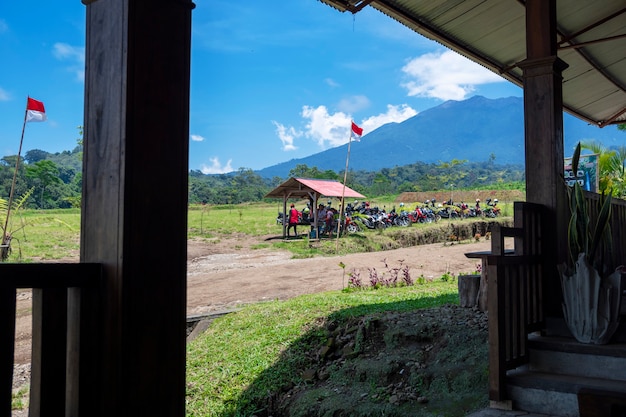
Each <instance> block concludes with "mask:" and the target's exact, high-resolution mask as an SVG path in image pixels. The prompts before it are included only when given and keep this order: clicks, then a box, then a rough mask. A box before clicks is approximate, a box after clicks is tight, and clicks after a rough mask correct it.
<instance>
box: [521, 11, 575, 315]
mask: <svg viewBox="0 0 626 417" xmlns="http://www.w3.org/2000/svg"><path fill="white" fill-rule="evenodd" d="M556 48H557V44H556V1H555V0H528V1H527V2H526V50H527V59H526V60H525V61H523V62H521V63H520V64H519V65H520V67H521V68H522V69H523V71H524V75H523V76H524V129H525V132H524V135H525V150H526V200H527V201H528V202H531V203H539V204H543V205H545V206H546V207H547V209H548V210H547V211H548V213H547V219H548V220H547V221H546V225H549V227H550V228H551V230H547V231H546V233H544V234H543V236H544V237H545V239H547V240H548V239H549V241H545V242H543V247H544V249H545V250H546V252H547V254H546V259H549V260H550V261H551V262H552V264H551V265H549V266H548V268H550V269H551V270H552V271H547V272H548V273H551V272H554V274H552V275H547V279H546V280H545V281H544V282H545V283H546V292H545V294H550V297H559V294H560V289H559V281H558V279H557V276H556V265H557V264H558V263H560V262H563V261H564V260H565V259H566V254H567V252H566V246H565V240H566V239H565V236H566V235H567V232H566V230H567V228H566V227H567V204H566V202H567V199H566V192H565V187H564V185H563V163H564V152H563V92H562V72H563V70H564V69H565V68H567V64H566V63H565V62H563V61H562V60H560V59H559V58H558V57H557V53H556ZM552 278H554V279H552ZM548 304H549V305H547V306H546V307H547V308H550V307H551V306H552V307H557V308H558V307H559V306H560V303H559V302H558V300H556V299H554V298H551V302H550V303H548ZM557 308H555V309H554V311H552V312H550V311H547V313H548V314H551V313H556V314H559V313H558V311H557Z"/></svg>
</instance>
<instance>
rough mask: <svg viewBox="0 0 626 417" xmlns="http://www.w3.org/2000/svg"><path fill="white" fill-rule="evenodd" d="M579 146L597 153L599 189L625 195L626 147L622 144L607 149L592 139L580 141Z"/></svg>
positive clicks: (616, 194)
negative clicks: (615, 147) (615, 148)
mask: <svg viewBox="0 0 626 417" xmlns="http://www.w3.org/2000/svg"><path fill="white" fill-rule="evenodd" d="M580 147H581V149H587V150H589V151H591V152H592V153H595V154H598V179H599V181H598V182H599V187H598V188H599V191H600V192H602V193H604V192H606V191H608V190H613V195H615V196H616V197H623V196H624V195H626V182H625V180H626V176H625V172H626V170H625V168H624V166H625V163H626V148H625V147H623V146H622V147H620V148H618V149H617V150H614V149H609V148H607V147H606V146H604V145H603V144H601V143H600V142H597V141H593V140H592V141H584V142H581V144H580Z"/></svg>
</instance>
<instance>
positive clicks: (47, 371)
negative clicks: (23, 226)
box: [0, 263, 102, 417]
mask: <svg viewBox="0 0 626 417" xmlns="http://www.w3.org/2000/svg"><path fill="white" fill-rule="evenodd" d="M101 270H102V268H101V266H100V265H99V264H87V263H69V264H68V263H66V264H53V263H49V264H1V265H0V416H1V417H5V416H6V417H10V416H11V393H12V384H13V367H14V349H15V320H16V295H17V289H22V288H32V290H33V307H32V317H33V333H32V334H33V336H32V337H33V340H32V358H31V383H30V400H29V409H30V415H31V416H39V415H50V416H52V415H54V416H63V415H65V401H66V386H67V384H66V374H67V375H70V374H72V373H73V372H74V371H73V370H72V369H68V368H69V367H68V366H66V365H67V364H68V363H73V361H74V359H76V358H75V357H73V356H72V355H77V354H78V352H76V346H70V344H71V342H70V343H68V339H69V340H77V338H74V339H72V338H71V337H69V335H68V317H69V319H70V320H74V319H75V318H74V317H73V313H72V312H71V310H70V312H69V313H68V303H67V300H68V289H76V290H79V291H80V289H84V288H94V287H97V286H98V285H100V283H101V277H102V273H101ZM70 351H71V352H72V353H71V354H70V353H68V352H70ZM68 357H69V358H70V360H69V361H68V360H67V358H68ZM44 387H45V389H44Z"/></svg>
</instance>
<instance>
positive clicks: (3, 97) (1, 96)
mask: <svg viewBox="0 0 626 417" xmlns="http://www.w3.org/2000/svg"><path fill="white" fill-rule="evenodd" d="M9 98H10V97H9V93H7V92H6V90H4V89H3V88H2V87H0V101H8V100H9Z"/></svg>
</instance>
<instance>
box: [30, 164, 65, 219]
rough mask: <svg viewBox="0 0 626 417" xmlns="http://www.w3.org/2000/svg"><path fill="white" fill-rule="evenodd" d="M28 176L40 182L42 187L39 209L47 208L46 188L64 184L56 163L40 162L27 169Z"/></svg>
mask: <svg viewBox="0 0 626 417" xmlns="http://www.w3.org/2000/svg"><path fill="white" fill-rule="evenodd" d="M26 176H27V177H28V178H32V179H35V180H37V181H38V182H39V186H40V187H41V192H40V199H39V208H45V207H44V195H45V192H46V188H47V187H48V186H49V185H51V184H59V183H62V182H63V181H61V179H60V178H59V168H58V167H57V165H56V164H55V163H54V162H52V161H49V160H44V161H39V162H35V163H34V164H32V165H28V166H27V167H26Z"/></svg>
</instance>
